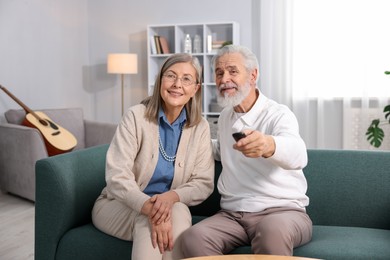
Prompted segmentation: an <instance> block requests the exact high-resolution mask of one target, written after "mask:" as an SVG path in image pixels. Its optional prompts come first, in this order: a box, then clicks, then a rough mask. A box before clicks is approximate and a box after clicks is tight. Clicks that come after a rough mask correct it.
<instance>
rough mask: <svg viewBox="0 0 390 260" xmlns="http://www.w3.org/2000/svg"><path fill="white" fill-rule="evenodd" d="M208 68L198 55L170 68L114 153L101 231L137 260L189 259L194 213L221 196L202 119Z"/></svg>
mask: <svg viewBox="0 0 390 260" xmlns="http://www.w3.org/2000/svg"><path fill="white" fill-rule="evenodd" d="M201 75H202V73H201V66H200V64H199V61H198V59H197V58H196V57H192V56H191V55H190V54H173V55H171V56H169V57H168V58H167V59H166V60H165V62H164V63H163V64H162V66H161V69H160V72H159V74H158V76H157V80H156V83H155V86H154V92H153V95H152V96H151V97H148V98H147V99H145V100H144V101H142V102H141V104H138V105H135V106H133V107H131V108H129V109H128V110H127V112H126V113H125V115H124V116H123V118H122V121H121V123H120V124H119V126H118V129H117V131H116V133H115V136H114V138H113V140H112V142H111V144H110V147H109V149H108V152H107V163H106V182H107V186H106V187H105V188H104V189H103V191H102V193H101V195H100V196H99V197H98V198H97V200H96V202H95V206H94V208H93V211H92V219H93V223H94V225H95V226H96V227H97V228H98V229H100V230H101V231H103V232H105V233H107V234H109V235H111V236H115V237H117V238H120V239H124V240H130V241H133V249H132V259H148V260H150V259H181V258H183V256H182V254H181V251H180V245H179V244H180V235H181V233H182V232H183V231H184V230H186V229H187V228H189V227H190V226H191V214H190V211H189V209H188V206H191V205H196V204H199V203H201V202H202V201H204V200H205V199H206V198H207V197H208V196H209V195H210V194H211V192H212V191H213V188H214V186H213V181H214V159H213V156H212V147H211V139H210V129H209V125H208V123H207V121H206V120H205V119H204V118H202V115H201V93H200V88H201V84H202V81H201Z"/></svg>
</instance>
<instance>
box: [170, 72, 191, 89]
mask: <svg viewBox="0 0 390 260" xmlns="http://www.w3.org/2000/svg"><path fill="white" fill-rule="evenodd" d="M163 76H164V79H165V80H166V81H167V82H171V83H176V81H177V80H178V79H180V80H181V84H183V86H190V85H192V84H194V83H195V81H194V79H193V78H192V77H191V76H190V75H185V76H183V77H181V78H179V77H178V76H177V75H176V74H174V73H170V72H168V73H165V74H164V75H163Z"/></svg>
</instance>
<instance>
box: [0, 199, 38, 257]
mask: <svg viewBox="0 0 390 260" xmlns="http://www.w3.org/2000/svg"><path fill="white" fill-rule="evenodd" d="M0 259H1V260H33V259H34V203H33V202H31V201H28V200H24V199H22V198H19V197H16V196H12V195H9V194H4V193H2V192H1V191H0Z"/></svg>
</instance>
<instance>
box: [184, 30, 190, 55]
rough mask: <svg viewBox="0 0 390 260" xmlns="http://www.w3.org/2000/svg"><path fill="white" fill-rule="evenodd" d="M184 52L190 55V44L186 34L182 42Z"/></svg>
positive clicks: (188, 36)
mask: <svg viewBox="0 0 390 260" xmlns="http://www.w3.org/2000/svg"><path fill="white" fill-rule="evenodd" d="M184 52H185V53H191V52H192V42H191V37H190V35H189V34H186V38H185V40H184Z"/></svg>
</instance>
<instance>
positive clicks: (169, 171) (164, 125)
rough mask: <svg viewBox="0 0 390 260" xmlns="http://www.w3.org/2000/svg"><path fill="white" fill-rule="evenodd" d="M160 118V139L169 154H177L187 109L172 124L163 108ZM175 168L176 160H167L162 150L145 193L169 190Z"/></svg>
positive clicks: (150, 194) (159, 192) (151, 193)
mask: <svg viewBox="0 0 390 260" xmlns="http://www.w3.org/2000/svg"><path fill="white" fill-rule="evenodd" d="M158 118H159V120H158V122H159V131H160V139H161V142H162V145H163V147H164V149H165V152H166V154H167V155H168V156H175V155H176V152H177V147H178V145H179V141H180V136H181V132H182V129H183V127H184V124H185V122H186V120H187V117H186V109H185V108H183V110H182V111H181V113H180V115H179V117H178V118H177V119H176V120H175V122H173V124H172V125H171V124H170V123H169V122H168V120H167V117H166V115H165V113H164V111H163V109H162V108H160V110H159V117H158ZM174 168H175V162H169V161H167V160H165V159H164V157H163V156H162V155H161V152H160V153H159V157H158V162H157V166H156V169H155V170H154V173H153V176H152V178H151V179H150V181H149V184H148V186H146V188H145V190H144V193H145V194H148V195H149V196H153V195H154V194H161V193H164V192H166V191H169V190H170V188H171V184H172V180H173V175H174V170H175V169H174Z"/></svg>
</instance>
